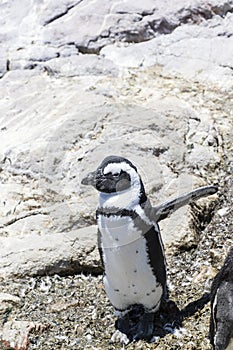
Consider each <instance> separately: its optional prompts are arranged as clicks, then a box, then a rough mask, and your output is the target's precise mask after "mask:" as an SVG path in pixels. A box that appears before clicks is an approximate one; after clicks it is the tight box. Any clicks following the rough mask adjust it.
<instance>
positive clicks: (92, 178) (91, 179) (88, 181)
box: [81, 171, 96, 187]
mask: <svg viewBox="0 0 233 350" xmlns="http://www.w3.org/2000/svg"><path fill="white" fill-rule="evenodd" d="M81 184H82V185H91V186H94V187H95V185H96V172H95V171H93V172H91V173H89V174H87V176H86V177H84V178H83V179H82V181H81Z"/></svg>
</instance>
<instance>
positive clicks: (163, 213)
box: [148, 186, 218, 222]
mask: <svg viewBox="0 0 233 350" xmlns="http://www.w3.org/2000/svg"><path fill="white" fill-rule="evenodd" d="M217 191H218V187H217V186H203V187H199V188H196V189H195V190H193V191H191V192H187V193H185V194H183V195H180V196H178V197H175V198H174V199H171V200H168V201H167V202H165V203H162V204H160V205H158V206H157V207H152V208H151V210H150V213H149V214H148V216H149V218H150V219H151V220H153V221H156V222H159V221H161V220H164V219H166V218H167V217H168V216H170V215H171V214H172V213H174V212H175V211H176V210H178V209H179V208H181V207H183V206H184V205H187V204H190V203H191V202H192V201H195V200H197V199H200V198H203V197H207V196H210V195H212V194H215V193H216V192H217Z"/></svg>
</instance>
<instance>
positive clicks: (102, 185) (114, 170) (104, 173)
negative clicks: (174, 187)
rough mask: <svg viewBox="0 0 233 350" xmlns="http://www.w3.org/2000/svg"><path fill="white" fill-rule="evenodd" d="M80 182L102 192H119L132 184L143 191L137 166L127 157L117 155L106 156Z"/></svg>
mask: <svg viewBox="0 0 233 350" xmlns="http://www.w3.org/2000/svg"><path fill="white" fill-rule="evenodd" d="M81 183H82V184H83V185H92V186H94V187H95V188H96V189H97V190H98V191H99V192H103V193H115V192H121V191H124V190H127V189H128V188H130V187H133V186H134V187H136V186H137V187H138V190H139V191H140V192H141V193H142V192H143V193H144V187H143V184H142V181H141V179H140V176H139V175H138V172H137V168H136V167H135V166H134V165H133V164H132V163H131V162H130V161H129V160H128V159H126V158H123V157H118V156H109V157H106V158H105V159H104V160H103V161H102V163H101V164H100V166H99V167H98V168H97V169H96V171H93V172H91V173H89V174H88V175H87V176H86V177H85V178H84V179H83V180H82V182H81Z"/></svg>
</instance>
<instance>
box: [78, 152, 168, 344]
mask: <svg viewBox="0 0 233 350" xmlns="http://www.w3.org/2000/svg"><path fill="white" fill-rule="evenodd" d="M82 184H85V185H93V186H94V187H95V188H96V189H97V190H98V191H99V192H100V195H99V207H98V209H97V212H96V215H97V223H98V228H99V250H100V254H101V257H102V262H103V265H104V269H105V275H104V278H103V282H104V287H105V291H106V294H107V295H108V297H109V299H110V302H111V303H112V305H113V306H114V309H115V311H116V314H117V315H118V321H117V324H116V325H117V328H118V329H119V330H120V331H121V332H122V333H125V334H126V335H127V336H128V338H129V339H130V340H138V339H146V340H150V339H151V338H152V336H153V328H154V326H153V321H154V314H155V312H156V311H158V309H159V307H160V303H161V298H163V297H164V298H165V297H166V264H165V256H164V249H163V243H162V240H161V236H160V232H159V227H158V225H157V224H156V222H153V221H152V220H151V219H149V218H148V216H147V215H146V213H145V208H146V207H147V208H148V207H150V202H149V200H148V198H147V196H146V193H145V189H144V186H143V183H142V180H141V178H140V176H139V174H138V172H137V168H136V167H135V166H134V165H133V164H132V163H131V162H130V161H129V160H127V159H125V158H122V157H117V156H110V157H107V158H105V159H104V160H103V162H102V163H101V164H100V166H99V167H98V168H97V170H96V171H94V172H92V173H90V174H88V175H87V177H86V178H84V179H83V180H82ZM136 313H139V314H140V315H141V316H140V317H139V319H138V322H137V323H136V324H135V323H134V322H132V320H131V318H130V315H131V316H133V314H136Z"/></svg>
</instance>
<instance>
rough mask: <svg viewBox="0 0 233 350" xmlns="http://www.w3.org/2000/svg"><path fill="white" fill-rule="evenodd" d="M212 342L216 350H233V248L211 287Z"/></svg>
mask: <svg viewBox="0 0 233 350" xmlns="http://www.w3.org/2000/svg"><path fill="white" fill-rule="evenodd" d="M210 342H211V344H212V345H213V348H214V350H232V349H233V247H232V248H231V249H230V251H229V253H228V255H227V257H226V259H225V262H224V264H223V266H222V268H221V269H220V271H219V272H218V273H217V275H216V276H215V278H214V281H213V283H212V286H211V317H210Z"/></svg>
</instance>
